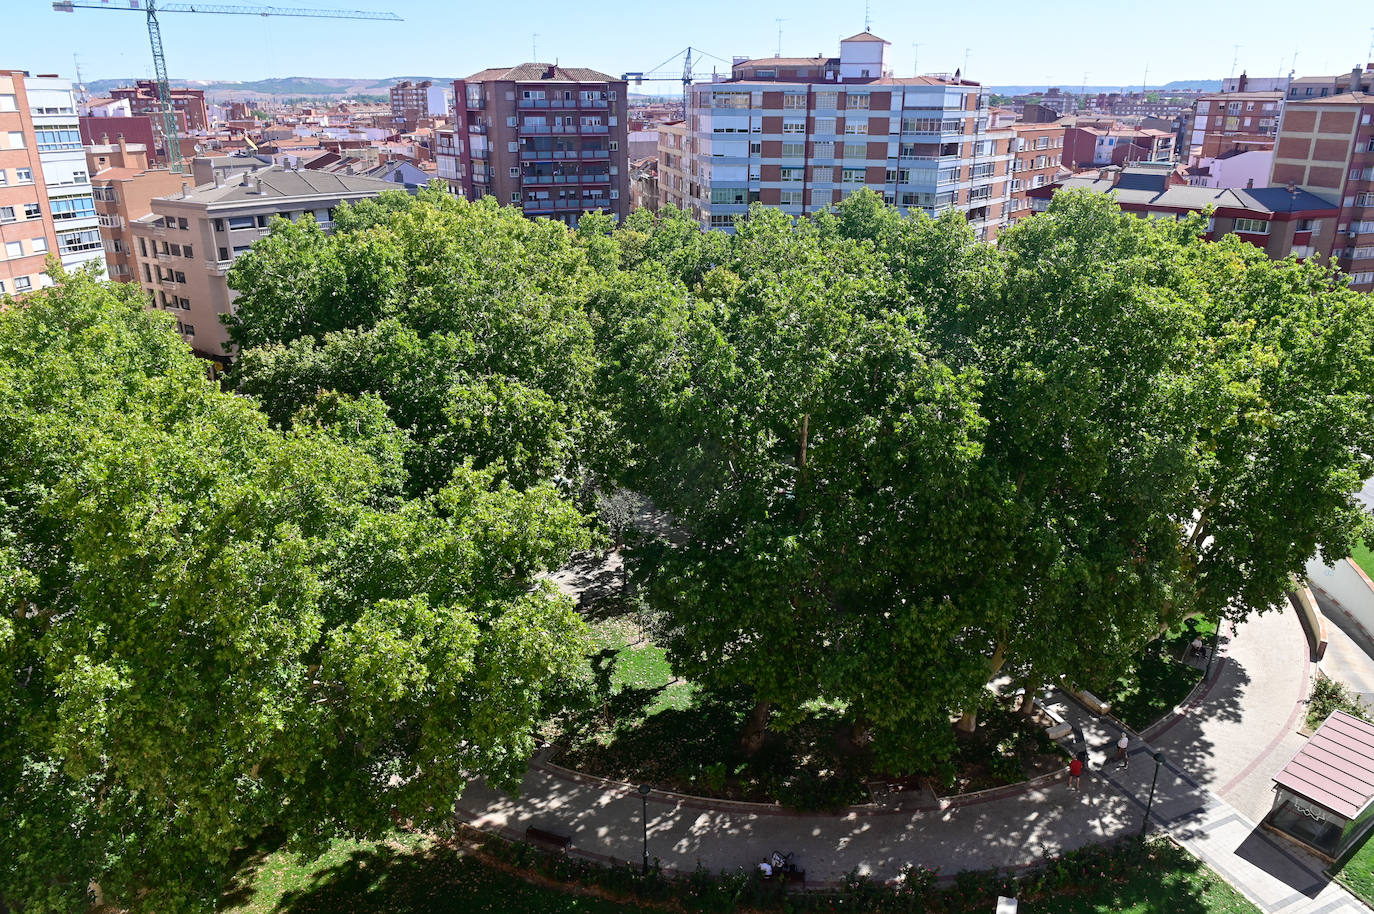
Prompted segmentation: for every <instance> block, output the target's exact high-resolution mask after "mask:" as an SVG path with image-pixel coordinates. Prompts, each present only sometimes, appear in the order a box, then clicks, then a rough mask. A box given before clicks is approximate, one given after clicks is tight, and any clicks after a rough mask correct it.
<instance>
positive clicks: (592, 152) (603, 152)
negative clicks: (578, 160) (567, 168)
mask: <svg viewBox="0 0 1374 914" xmlns="http://www.w3.org/2000/svg"><path fill="white" fill-rule="evenodd" d="M610 157H611V153H610V150H608V149H584V150H582V158H583V159H609V158H610Z"/></svg>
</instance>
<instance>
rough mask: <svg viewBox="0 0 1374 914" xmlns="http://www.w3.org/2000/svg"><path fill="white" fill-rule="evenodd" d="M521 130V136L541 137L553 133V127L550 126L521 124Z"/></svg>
mask: <svg viewBox="0 0 1374 914" xmlns="http://www.w3.org/2000/svg"><path fill="white" fill-rule="evenodd" d="M519 129H520V135H521V136H539V135H541V134H547V133H552V132H553V127H551V126H550V125H548V124H521V125H520V128H519ZM559 132H560V133H561V132H562V130H560V131H559Z"/></svg>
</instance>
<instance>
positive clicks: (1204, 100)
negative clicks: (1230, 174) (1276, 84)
mask: <svg viewBox="0 0 1374 914" xmlns="http://www.w3.org/2000/svg"><path fill="white" fill-rule="evenodd" d="M1282 112H1283V93H1282V92H1279V91H1274V92H1229V93H1216V94H1212V95H1204V96H1202V97H1201V98H1199V99H1198V101H1197V113H1196V114H1195V115H1194V117H1193V129H1192V137H1191V140H1190V142H1189V147H1190V148H1189V156H1190V158H1193V157H1200V158H1216V157H1218V156H1221V155H1222V154H1224V153H1228V152H1232V151H1239V152H1250V151H1254V150H1267V149H1273V148H1274V138H1275V137H1276V136H1277V135H1278V132H1279V129H1278V128H1279V117H1280V115H1281V114H1282Z"/></svg>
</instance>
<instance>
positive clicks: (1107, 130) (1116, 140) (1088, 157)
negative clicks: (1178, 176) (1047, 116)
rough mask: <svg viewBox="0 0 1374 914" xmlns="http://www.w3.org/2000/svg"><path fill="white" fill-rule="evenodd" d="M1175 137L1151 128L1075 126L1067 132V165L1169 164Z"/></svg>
mask: <svg viewBox="0 0 1374 914" xmlns="http://www.w3.org/2000/svg"><path fill="white" fill-rule="evenodd" d="M1173 158H1174V134H1173V133H1172V132H1170V131H1168V130H1159V129H1156V128H1152V127H1129V126H1125V125H1120V124H1107V125H1105V126H1072V127H1068V128H1067V129H1066V130H1065V131H1064V162H1065V163H1066V164H1068V166H1069V167H1070V168H1074V169H1078V168H1093V167H1095V166H1101V165H1125V164H1127V163H1130V162H1170V161H1173Z"/></svg>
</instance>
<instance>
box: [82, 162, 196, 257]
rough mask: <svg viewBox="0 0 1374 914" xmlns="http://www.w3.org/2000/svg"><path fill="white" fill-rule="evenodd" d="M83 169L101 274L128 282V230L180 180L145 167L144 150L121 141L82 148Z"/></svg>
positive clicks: (181, 177)
mask: <svg viewBox="0 0 1374 914" xmlns="http://www.w3.org/2000/svg"><path fill="white" fill-rule="evenodd" d="M105 139H106V140H108V137H107V138H105ZM86 168H87V170H88V171H89V172H90V174H91V196H92V197H93V198H94V200H95V212H96V219H97V220H98V221H99V223H100V237H101V241H102V243H103V245H104V248H105V267H106V271H107V272H108V273H109V276H110V278H111V279H113V280H115V281H117V282H134V281H136V278H137V277H136V266H137V264H136V263H135V260H134V256H133V236H132V235H131V234H130V231H129V227H130V225H131V224H132V223H133V222H134V221H135V220H137V219H140V218H142V217H144V216H146V215H148V214H149V213H151V212H152V211H153V209H152V200H153V198H154V197H163V196H166V195H168V194H171V193H173V192H175V191H176V190H177V189H178V188H180V187H181V182H182V181H184V180H186V178H185V176H184V175H179V174H174V173H172V172H171V171H168V170H167V169H166V168H153V167H150V166H149V164H148V147H147V146H145V145H142V144H138V143H133V144H131V143H129V142H127V141H126V140H125V139H124V138H123V137H120V138H119V142H118V143H109V142H105V143H100V144H95V145H90V146H87V147H86Z"/></svg>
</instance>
